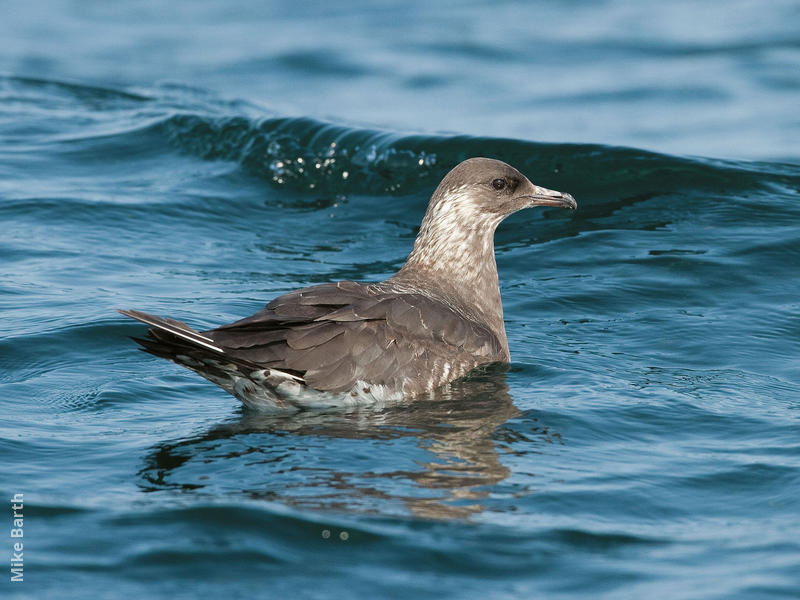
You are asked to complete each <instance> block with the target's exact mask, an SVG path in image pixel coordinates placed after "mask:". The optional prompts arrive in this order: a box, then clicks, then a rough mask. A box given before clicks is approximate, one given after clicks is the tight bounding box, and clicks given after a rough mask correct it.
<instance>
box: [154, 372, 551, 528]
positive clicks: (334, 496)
mask: <svg viewBox="0 0 800 600" xmlns="http://www.w3.org/2000/svg"><path fill="white" fill-rule="evenodd" d="M518 416H520V412H519V410H518V409H517V408H516V407H515V406H514V404H513V401H512V399H511V396H510V395H509V393H508V386H507V384H506V375H505V367H503V366H499V365H492V366H489V367H487V368H484V369H482V370H480V371H478V372H477V373H474V374H472V375H471V376H470V377H468V378H465V379H462V380H459V381H456V382H453V383H452V384H451V385H449V386H447V387H446V388H444V389H443V390H440V391H439V392H437V394H436V396H435V397H431V398H426V399H416V400H414V401H411V402H409V403H408V404H405V405H400V406H392V407H388V408H383V409H364V408H362V409H360V410H351V411H348V412H343V411H339V412H336V413H320V412H311V411H309V412H301V413H296V414H291V415H274V414H269V415H268V414H257V413H248V412H243V413H242V414H241V415H240V416H239V418H238V419H237V420H235V421H233V422H229V423H224V424H220V425H217V426H215V427H213V428H211V429H210V430H208V431H207V432H205V433H204V434H202V435H200V436H197V437H192V438H187V439H182V440H179V441H175V442H171V443H165V444H162V445H159V446H157V447H156V448H155V449H154V450H153V451H152V452H151V453H150V454H149V455H148V456H147V457H146V459H145V467H144V468H143V469H142V471H141V473H140V475H141V476H142V478H143V481H142V483H141V487H142V488H144V489H145V490H148V491H164V490H178V491H181V492H183V493H190V494H197V495H201V496H207V497H209V498H213V499H214V500H219V499H220V497H225V496H231V495H232V496H241V495H244V496H245V497H248V498H252V499H266V500H270V501H275V502H280V503H283V504H287V505H290V506H295V507H298V508H310V509H317V510H334V511H341V512H359V513H372V514H380V515H384V516H385V515H395V516H399V515H402V514H408V513H409V512H410V513H411V514H413V515H415V516H417V517H422V518H430V519H452V518H456V519H458V518H467V517H469V516H470V515H472V514H475V513H478V512H481V511H482V510H484V509H485V506H484V504H482V501H483V500H485V499H486V498H488V496H489V494H490V492H491V486H493V485H495V484H498V483H499V482H501V481H503V480H504V479H506V478H507V477H508V476H509V475H510V470H509V468H508V467H507V466H506V465H504V464H503V462H502V460H501V456H502V455H503V454H506V453H511V452H515V451H517V450H516V449H515V446H516V445H517V444H519V443H520V440H521V439H522V441H523V442H534V443H536V442H540V443H545V442H550V441H552V438H555V437H558V434H551V433H550V432H548V430H547V428H546V427H540V426H537V425H534V426H533V427H530V426H528V427H526V428H525V429H526V432H525V434H522V433H520V432H519V431H517V430H516V429H514V428H509V427H508V426H507V422H508V421H509V420H510V419H514V418H515V417H518ZM531 435H533V437H534V438H535V439H530V436H531Z"/></svg>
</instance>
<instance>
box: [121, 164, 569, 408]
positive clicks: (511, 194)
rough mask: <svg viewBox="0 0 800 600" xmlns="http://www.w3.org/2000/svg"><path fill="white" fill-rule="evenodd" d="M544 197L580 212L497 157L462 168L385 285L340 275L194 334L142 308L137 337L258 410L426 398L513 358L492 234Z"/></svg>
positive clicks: (438, 195) (437, 197) (443, 187)
mask: <svg viewBox="0 0 800 600" xmlns="http://www.w3.org/2000/svg"><path fill="white" fill-rule="evenodd" d="M537 205H548V206H561V207H565V208H575V207H576V204H575V201H574V200H573V199H572V197H571V196H569V195H568V194H562V193H560V192H554V191H552V190H547V189H545V188H540V187H538V186H535V185H533V184H532V183H531V182H530V181H528V179H527V178H525V176H524V175H522V174H521V173H520V172H519V171H517V170H516V169H514V168H513V167H510V166H509V165H507V164H505V163H502V162H500V161H496V160H491V159H485V158H476V159H470V160H467V161H464V162H463V163H461V164H460V165H458V166H457V167H455V168H454V169H453V170H452V171H451V172H450V173H449V174H448V175H447V176H446V177H445V178H444V179H443V180H442V183H441V184H440V185H439V186H438V187H437V189H436V191H435V192H434V194H433V196H432V198H431V201H430V204H429V206H428V210H427V212H426V215H425V218H424V219H423V222H422V226H421V228H420V232H419V235H418V236H417V239H416V241H415V244H414V250H413V251H412V253H411V255H410V256H409V258H408V260H407V262H406V264H405V265H404V266H403V268H402V269H401V270H400V271H399V272H398V273H397V274H395V275H394V276H393V277H391V278H389V279H388V280H386V281H383V282H380V283H372V284H365V283H356V282H352V281H341V282H338V283H326V284H322V285H317V286H313V287H309V288H305V289H301V290H296V291H293V292H290V293H288V294H285V295H283V296H280V297H278V298H276V299H275V300H273V301H272V302H270V303H269V304H268V305H267V306H266V307H265V308H264V309H263V310H261V311H259V312H257V313H256V314H254V315H252V316H250V317H247V318H245V319H242V320H240V321H236V322H234V323H230V324H228V325H223V326H221V327H219V328H217V329H212V330H210V331H205V332H202V333H201V332H196V331H194V330H192V329H191V328H190V327H188V326H187V325H186V324H184V323H181V322H179V321H174V320H171V319H162V318H160V317H155V316H152V315H148V314H146V313H142V312H139V311H120V312H122V313H123V314H125V315H127V316H130V317H132V318H134V319H138V320H140V321H142V322H144V323H147V324H148V325H150V326H151V328H150V330H149V338H148V339H143V340H137V341H139V343H140V344H142V346H143V349H144V350H146V351H147V352H150V353H151V354H154V355H156V356H160V357H162V358H167V359H169V360H172V361H174V362H177V363H178V364H181V365H184V366H186V367H189V368H190V369H193V370H195V371H196V372H198V373H199V374H201V375H203V376H204V377H206V378H207V379H209V380H211V381H213V382H214V383H216V384H218V385H220V386H221V387H223V388H224V389H226V390H227V391H229V392H230V393H232V394H234V395H235V396H237V397H238V398H240V399H241V400H242V401H243V402H244V403H245V404H247V405H250V406H253V407H257V408H262V409H263V408H289V407H294V408H304V407H310V406H320V405H322V406H330V405H343V404H355V403H362V402H385V401H391V400H399V399H401V398H403V397H410V396H415V395H419V394H421V393H424V392H429V391H432V390H434V389H435V388H437V387H439V386H441V385H443V384H445V383H447V382H449V381H452V380H453V379H457V378H459V377H462V376H463V375H465V374H467V373H468V372H469V371H470V370H471V369H473V368H474V367H476V366H478V365H481V364H485V363H491V362H498V361H499V362H507V361H508V360H509V358H510V357H509V352H508V342H507V340H506V334H505V327H504V325H503V312H502V304H501V301H500V290H499V285H498V279H497V267H496V264H495V260H494V243H493V239H494V230H495V228H496V227H497V225H498V224H499V223H500V222H501V221H502V220H503V219H504V218H505V217H506V216H508V215H509V214H511V213H513V212H516V211H517V210H520V209H522V208H526V207H529V206H537Z"/></svg>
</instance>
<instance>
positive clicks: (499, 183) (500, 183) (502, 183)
mask: <svg viewBox="0 0 800 600" xmlns="http://www.w3.org/2000/svg"><path fill="white" fill-rule="evenodd" d="M506 185H508V184H507V183H506V180H505V179H495V180H494V181H492V187H493V188H494V189H496V190H497V191H498V192H499V191H500V190H504V189H505V188H506Z"/></svg>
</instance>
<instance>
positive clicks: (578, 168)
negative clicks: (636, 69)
mask: <svg viewBox="0 0 800 600" xmlns="http://www.w3.org/2000/svg"><path fill="white" fill-rule="evenodd" d="M54 96H55V97H62V98H64V99H68V100H69V101H71V102H72V104H71V109H72V110H73V111H75V112H76V113H80V114H81V117H82V118H83V120H82V121H81V123H82V124H81V125H80V129H78V130H76V131H73V132H72V133H71V134H65V133H64V132H62V133H61V134H60V135H59V136H55V137H53V138H52V139H50V140H49V149H50V150H53V147H54V146H55V147H56V148H57V152H59V153H64V152H66V153H69V152H75V151H76V150H78V151H79V152H78V154H79V155H78V156H75V157H74V158H75V160H77V159H78V158H79V159H80V160H81V161H84V162H85V161H87V160H89V159H90V156H91V154H92V152H93V150H94V153H95V155H96V156H97V158H102V159H105V157H106V156H107V153H108V151H109V148H112V149H113V150H114V152H115V157H117V158H120V159H122V158H124V154H125V148H128V149H129V153H130V155H131V156H133V157H141V156H142V153H143V152H145V153H146V151H147V150H146V149H147V148H149V149H150V152H153V153H155V154H159V153H160V152H163V146H166V147H168V148H169V147H171V148H173V149H174V150H177V151H178V152H181V153H185V154H189V155H193V156H196V157H200V158H202V159H204V160H210V161H229V162H233V163H235V164H237V165H239V166H240V167H241V168H242V169H243V170H244V171H246V172H247V173H249V174H251V175H254V176H256V177H258V178H261V179H264V180H267V181H269V182H270V183H271V184H273V185H276V186H285V187H289V188H293V189H297V190H306V191H313V192H315V193H318V194H332V195H335V194H391V195H402V194H411V193H416V192H419V191H422V190H430V189H431V188H432V187H433V186H435V185H436V184H437V183H438V181H439V180H440V179H441V177H442V176H443V175H444V174H445V173H446V172H447V170H449V169H450V168H451V167H452V166H454V165H455V164H457V163H458V162H460V161H462V160H464V159H466V158H469V157H471V156H488V157H492V158H498V159H500V160H504V161H506V162H508V163H510V164H513V165H514V166H516V167H518V168H519V169H520V170H522V171H523V172H525V173H526V174H528V175H529V176H530V177H531V178H532V179H534V180H535V181H537V182H541V183H542V184H544V185H547V186H548V187H553V188H556V189H561V188H563V189H568V190H569V191H570V192H571V193H573V194H574V195H576V196H587V195H590V196H591V197H592V198H594V199H596V200H602V199H608V198H619V197H620V193H621V192H620V190H624V192H623V193H624V195H625V196H626V197H629V198H632V197H637V196H642V195H646V194H655V193H659V194H663V193H680V192H682V191H686V190H713V191H732V190H740V191H744V190H759V189H760V190H764V189H772V190H774V189H778V190H779V191H790V192H795V191H796V190H797V189H798V188H799V187H800V167H798V166H797V165H793V164H784V163H767V162H748V161H727V160H716V159H710V158H700V157H688V156H673V155H667V154H659V153H656V152H650V151H645V150H640V149H636V148H627V147H618V146H607V145H600V144H572V143H542V142H535V141H528V140H521V139H510V138H494V137H478V136H470V135H445V134H435V135H433V134H422V133H420V134H409V133H403V132H393V131H385V130H379V129H371V128H364V127H355V126H350V125H347V124H331V123H327V122H324V121H321V120H317V119H314V118H311V117H281V116H269V117H265V116H264V115H265V111H264V110H263V109H259V108H257V107H254V106H251V105H249V104H247V103H246V102H242V101H229V100H225V99H222V98H219V97H217V96H215V95H214V94H212V93H210V92H208V91H204V90H197V89H194V88H188V87H186V86H175V85H163V86H161V87H158V88H154V89H149V90H141V91H136V92H130V91H120V90H114V89H108V88H102V87H97V86H87V85H79V84H74V83H67V82H59V81H51V80H42V79H31V78H23V77H0V99H3V100H8V99H10V98H13V99H14V100H15V102H14V103H9V105H13V106H14V108H9V109H6V112H7V111H13V110H17V111H23V112H24V111H25V108H26V104H27V105H30V106H36V108H37V111H38V113H37V114H42V112H43V111H44V116H42V117H41V118H42V119H46V118H47V114H46V113H47V111H48V110H52V111H54V113H56V112H58V111H59V110H61V109H62V108H63V107H60V104H58V103H56V104H55V105H51V104H50V102H51V101H52V100H53V98H54ZM55 117H56V118H59V119H60V118H61V117H60V115H58V114H56V115H55ZM27 118H28V119H30V115H29V114H28V115H27ZM86 123H88V124H86ZM92 123H95V124H98V123H99V124H101V125H102V126H97V127H92V125H91V124H92ZM36 150H37V151H38V149H36Z"/></svg>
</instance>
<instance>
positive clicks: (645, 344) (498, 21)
mask: <svg viewBox="0 0 800 600" xmlns="http://www.w3.org/2000/svg"><path fill="white" fill-rule="evenodd" d="M798 24H800V3H798V2H796V1H788V0H787V1H775V2H769V3H762V2H748V1H744V0H734V1H731V2H725V3H718V2H711V1H705V2H703V1H701V2H688V1H687V2H683V1H678V2H669V3H660V4H653V3H644V2H637V1H635V0H609V1H605V2H580V1H568V0H563V1H558V0H548V1H542V2H535V3H522V2H497V3H486V2H436V3H426V2H419V1H414V2H405V3H394V2H378V3H375V2H357V1H356V2H349V3H330V4H322V3H320V4H314V3H312V4H301V3H278V2H260V3H255V2H253V3H250V2H243V1H236V2H225V3H218V2H210V1H194V2H188V1H182V2H170V3H149V2H116V3H107V2H99V1H82V2H79V1H77V0H45V1H43V2H31V3H25V4H15V7H14V9H13V10H11V9H8V10H6V11H4V14H3V19H2V22H1V23H0V265H2V267H1V268H0V315H2V324H3V325H2V328H1V329H0V403H2V406H1V410H2V414H3V419H2V420H1V421H0V491H2V494H3V497H4V498H6V509H4V510H3V512H4V513H5V515H6V517H5V519H6V520H5V522H4V523H5V524H4V528H5V529H4V530H6V531H10V529H11V528H12V527H14V524H13V521H12V507H11V503H10V502H9V500H10V499H11V498H12V497H13V496H14V495H16V494H22V495H23V497H24V510H23V513H24V528H23V529H24V538H23V539H22V541H24V581H23V582H13V583H12V582H11V581H9V579H10V576H9V575H6V577H8V579H6V580H5V581H4V582H3V583H0V586H2V592H0V594H1V595H2V596H3V597H12V598H37V599H39V598H67V599H71V598H75V599H82V598H143V597H148V598H170V599H182V598H197V597H210V596H213V595H224V596H225V597H230V598H254V597H255V598H261V597H263V598H325V599H326V600H334V599H337V598H353V597H370V598H372V597H375V598H437V599H438V598H483V597H486V598H515V599H516V598H538V597H546V598H615V599H616V598H726V599H727V598H747V599H749V598H757V599H761V598H797V597H800V541H798V539H799V538H798V532H800V502H798V498H800V228H799V227H798V222H799V221H800V152H799V151H798V144H797V142H798V139H800V118H798V115H800V111H798V107H800V71H799V70H798V64H800V28H798ZM470 156H492V157H496V158H500V159H502V160H505V161H507V162H510V163H511V164H513V165H515V166H517V167H518V168H519V169H520V170H522V171H523V172H524V173H526V174H527V175H528V176H529V177H530V178H531V179H532V180H533V181H534V182H536V183H538V184H541V185H544V186H546V187H549V188H554V189H559V190H563V191H565V192H570V193H572V194H573V195H574V196H575V197H576V199H577V200H578V203H579V206H580V209H579V210H578V211H577V212H574V213H568V212H566V211H561V210H556V209H537V210H531V211H524V212H523V213H521V214H517V215H514V216H513V217H511V218H510V219H509V220H508V221H507V222H506V223H504V224H503V225H502V226H501V227H500V229H499V230H498V233H497V238H496V248H497V262H498V268H499V271H500V278H501V288H502V293H503V298H504V305H505V318H506V328H507V330H508V335H509V343H510V347H511V354H512V364H511V365H510V367H508V368H507V369H504V368H502V367H490V368H487V369H482V370H481V371H479V372H476V373H474V374H473V375H472V376H471V377H469V378H467V379H466V380H463V381H459V382H456V383H454V384H453V385H451V386H449V387H448V388H447V389H445V390H442V391H441V393H440V394H438V395H437V397H436V398H434V399H427V400H424V401H417V402H409V403H407V404H403V405H400V406H396V407H390V408H383V409H371V410H370V409H362V410H355V411H349V412H344V411H342V412H338V413H328V414H321V413H314V412H308V413H302V414H299V415H271V416H268V415H263V414H257V413H252V412H246V411H244V410H243V409H242V408H241V407H240V405H239V403H238V401H237V400H236V399H235V398H233V397H231V396H229V395H227V394H226V393H225V392H223V391H222V390H220V389H218V388H216V387H215V386H213V385H211V384H210V383H208V382H206V381H205V380H203V379H201V378H199V377H198V376H197V375H195V374H193V373H191V372H189V371H187V370H185V369H181V368H179V367H178V366H176V365H174V364H172V363H169V362H166V361H162V360H158V359H155V358H153V357H150V356H147V355H145V354H142V353H139V352H137V351H136V346H135V344H134V343H133V342H132V341H131V340H129V339H128V338H129V336H139V335H142V334H143V332H144V327H143V326H141V325H140V324H137V323H135V322H133V321H131V320H129V319H126V318H124V317H122V316H121V315H118V314H117V313H115V312H114V309H115V308H119V307H122V308H133V307H135V308H140V309H143V310H147V311H149V312H153V313H156V314H162V315H168V316H172V317H175V318H178V319H181V320H184V321H186V322H188V323H190V324H192V325H193V326H195V327H197V328H204V327H211V326H214V325H218V324H220V323H224V322H228V321H232V320H234V319H237V318H240V317H242V316H246V315H248V314H250V313H252V312H254V311H255V310H257V309H259V308H260V307H262V306H263V305H264V303H265V302H266V301H268V300H269V299H271V298H272V297H274V296H276V295H278V294H280V293H283V292H286V291H289V290H292V289H295V288H298V287H301V286H306V285H310V284H314V283H320V282H325V281H333V280H339V279H352V280H359V281H374V280H380V279H382V278H385V277H387V276H388V275H390V274H392V273H393V272H394V271H395V270H396V269H398V268H399V267H400V265H402V263H403V261H404V260H405V257H406V256H407V254H408V252H409V250H410V248H411V246H412V243H413V240H414V236H415V233H416V231H417V227H418V225H419V222H420V220H421V218H422V214H423V213H424V210H425V206H426V204H427V201H428V198H429V196H430V193H431V192H432V190H433V188H434V187H435V186H436V184H437V183H438V181H439V180H440V179H441V177H442V176H443V175H444V173H446V172H447V170H448V169H449V168H451V167H452V166H453V165H455V164H456V163H458V162H459V161H460V160H463V159H464V158H467V157H470ZM4 537H5V540H6V541H5V542H3V546H2V547H3V550H2V552H0V555H2V556H7V557H9V556H10V555H11V552H12V547H13V542H14V541H15V539H13V538H11V537H9V536H8V535H4ZM4 568H5V567H4ZM9 569H10V558H9ZM7 573H8V572H7Z"/></svg>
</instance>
